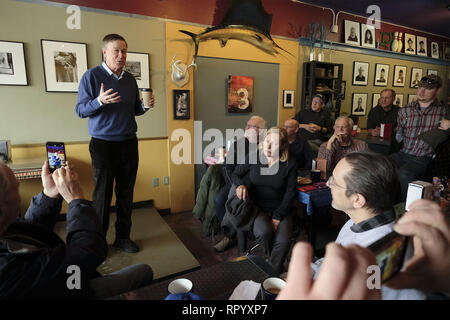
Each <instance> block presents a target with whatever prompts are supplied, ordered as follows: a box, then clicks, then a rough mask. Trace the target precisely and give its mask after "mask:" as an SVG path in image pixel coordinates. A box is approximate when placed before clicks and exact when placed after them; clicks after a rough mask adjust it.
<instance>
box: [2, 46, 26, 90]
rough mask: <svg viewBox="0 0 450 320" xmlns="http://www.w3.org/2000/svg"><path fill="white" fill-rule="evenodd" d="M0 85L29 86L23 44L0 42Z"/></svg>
mask: <svg viewBox="0 0 450 320" xmlns="http://www.w3.org/2000/svg"><path fill="white" fill-rule="evenodd" d="M0 85H10V86H27V85H28V76H27V67H26V63H25V49H24V43H23V42H15V41H0Z"/></svg>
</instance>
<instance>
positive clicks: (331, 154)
mask: <svg viewBox="0 0 450 320" xmlns="http://www.w3.org/2000/svg"><path fill="white" fill-rule="evenodd" d="M352 128H353V120H352V119H351V118H349V117H345V116H340V117H339V118H337V119H336V122H335V123H334V133H333V135H332V136H331V138H330V139H329V140H328V141H327V142H324V143H322V145H321V146H320V148H319V154H318V156H317V157H318V158H322V159H326V160H327V174H329V173H330V172H332V171H333V169H334V167H335V166H336V164H337V163H338V162H339V161H340V160H341V159H342V158H343V157H344V156H345V155H346V154H348V153H350V152H353V151H363V150H369V146H368V145H367V143H366V142H365V141H361V140H358V139H353V138H352V135H351V132H352Z"/></svg>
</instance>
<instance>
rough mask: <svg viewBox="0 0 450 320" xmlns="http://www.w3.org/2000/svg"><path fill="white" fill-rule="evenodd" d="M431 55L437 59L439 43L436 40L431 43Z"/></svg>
mask: <svg viewBox="0 0 450 320" xmlns="http://www.w3.org/2000/svg"><path fill="white" fill-rule="evenodd" d="M431 57H432V58H435V59H439V44H438V43H437V42H432V43H431Z"/></svg>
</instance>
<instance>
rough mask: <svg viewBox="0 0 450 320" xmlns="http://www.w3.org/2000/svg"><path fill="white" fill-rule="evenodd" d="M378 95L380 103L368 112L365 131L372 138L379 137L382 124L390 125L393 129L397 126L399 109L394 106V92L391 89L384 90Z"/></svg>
mask: <svg viewBox="0 0 450 320" xmlns="http://www.w3.org/2000/svg"><path fill="white" fill-rule="evenodd" d="M380 95H381V98H380V103H379V104H378V105H377V106H376V107H375V108H373V109H372V110H370V112H369V116H368V118H367V131H368V132H369V134H370V135H372V136H374V137H379V136H380V128H381V124H382V123H390V124H392V127H393V128H395V127H396V126H397V114H398V110H399V107H398V106H396V105H394V101H395V91H394V90H392V89H384V90H383V91H381V94H380Z"/></svg>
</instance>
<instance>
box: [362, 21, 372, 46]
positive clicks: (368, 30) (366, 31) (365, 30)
mask: <svg viewBox="0 0 450 320" xmlns="http://www.w3.org/2000/svg"><path fill="white" fill-rule="evenodd" d="M361 46H362V47H366V48H375V27H374V26H372V25H368V24H365V23H361Z"/></svg>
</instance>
